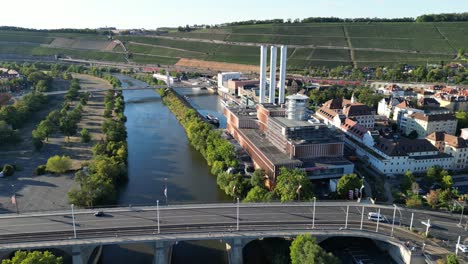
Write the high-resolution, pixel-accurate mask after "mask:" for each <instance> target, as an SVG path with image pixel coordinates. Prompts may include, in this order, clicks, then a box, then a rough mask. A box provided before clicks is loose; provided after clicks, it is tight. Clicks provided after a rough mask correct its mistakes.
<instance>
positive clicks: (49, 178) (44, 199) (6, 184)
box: [0, 74, 112, 212]
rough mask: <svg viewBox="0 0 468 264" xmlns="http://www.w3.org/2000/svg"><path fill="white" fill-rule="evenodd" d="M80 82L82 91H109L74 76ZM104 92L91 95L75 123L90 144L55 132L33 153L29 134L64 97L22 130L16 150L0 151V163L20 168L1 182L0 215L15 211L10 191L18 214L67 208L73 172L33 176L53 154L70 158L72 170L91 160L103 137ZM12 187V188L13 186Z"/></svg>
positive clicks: (94, 80) (86, 77)
mask: <svg viewBox="0 0 468 264" xmlns="http://www.w3.org/2000/svg"><path fill="white" fill-rule="evenodd" d="M73 77H74V78H76V79H78V80H79V83H80V86H81V87H82V88H83V89H94V88H112V86H111V85H110V84H109V83H108V82H107V81H105V80H103V79H99V78H96V77H93V76H89V75H84V74H73ZM104 94H105V92H94V93H93V96H92V97H90V98H89V100H88V103H87V105H85V106H84V107H83V113H82V118H81V120H80V122H79V123H78V131H80V130H81V129H83V128H86V129H87V130H88V131H89V132H90V133H91V136H92V140H91V142H89V143H83V142H81V141H80V138H79V136H78V135H75V136H72V137H70V142H69V143H67V138H66V136H64V135H62V134H60V133H56V134H54V135H51V136H50V137H49V141H48V142H46V144H44V147H43V148H42V150H41V151H40V152H36V151H34V150H33V144H32V140H31V131H32V130H33V129H35V128H36V126H37V124H38V123H39V122H40V121H41V120H42V119H43V118H44V117H45V116H46V115H47V114H48V113H49V112H50V111H52V110H54V109H57V108H60V105H61V103H62V102H63V96H53V97H51V99H50V102H51V103H50V104H49V107H48V108H47V109H45V110H43V111H41V112H40V113H38V114H36V115H37V118H34V121H33V122H31V123H28V124H27V125H26V126H24V127H23V129H22V134H23V137H24V140H23V142H22V143H20V145H18V146H17V148H16V149H17V150H16V151H5V152H0V160H2V162H4V163H10V164H16V165H18V166H19V167H20V168H21V169H20V170H19V171H16V172H15V174H14V175H13V176H11V177H8V178H2V179H0V207H1V209H0V212H1V211H10V212H11V211H15V207H14V205H13V204H11V202H10V197H11V195H12V194H13V192H16V193H17V201H18V207H19V211H20V212H25V211H39V210H56V209H65V208H68V207H69V205H68V202H67V199H66V194H67V192H68V190H69V189H70V188H71V187H73V186H75V185H76V184H75V183H74V181H73V178H74V175H73V173H66V174H62V175H51V174H46V175H41V176H37V175H34V169H35V168H36V167H37V166H38V165H41V164H45V163H46V162H47V159H48V158H49V157H51V156H54V155H66V156H70V158H71V159H72V161H73V169H78V168H81V166H82V164H84V163H85V162H88V161H90V160H91V159H92V155H93V152H92V147H93V144H94V143H96V142H98V141H100V140H101V138H102V137H103V134H102V130H101V126H102V123H103V121H104V118H103V117H102V115H103V112H104ZM12 185H13V186H12Z"/></svg>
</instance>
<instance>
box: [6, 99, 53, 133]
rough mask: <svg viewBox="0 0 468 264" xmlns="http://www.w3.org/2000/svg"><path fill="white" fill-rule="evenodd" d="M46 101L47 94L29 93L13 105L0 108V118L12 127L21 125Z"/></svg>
mask: <svg viewBox="0 0 468 264" xmlns="http://www.w3.org/2000/svg"><path fill="white" fill-rule="evenodd" d="M47 103H48V99H47V96H46V95H44V94H41V93H29V94H27V95H25V96H23V97H22V98H21V99H19V100H18V101H16V103H15V104H13V105H7V106H3V107H2V108H1V109H0V120H3V121H5V122H6V123H7V124H8V125H10V126H11V128H12V129H18V128H21V126H22V125H23V124H24V123H25V122H26V121H27V120H29V119H30V118H31V116H32V114H33V113H35V112H37V111H39V110H41V109H42V108H44V107H45V106H46V105H47Z"/></svg>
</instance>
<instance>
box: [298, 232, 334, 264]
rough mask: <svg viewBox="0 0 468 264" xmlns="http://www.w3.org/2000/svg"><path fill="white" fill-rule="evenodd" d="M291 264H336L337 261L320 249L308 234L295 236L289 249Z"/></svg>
mask: <svg viewBox="0 0 468 264" xmlns="http://www.w3.org/2000/svg"><path fill="white" fill-rule="evenodd" d="M289 249H290V251H291V253H290V254H291V263H292V264H303V263H310V264H322V263H327V264H338V263H340V261H339V259H338V258H337V257H335V256H333V255H332V254H331V253H327V252H326V251H325V250H324V249H323V248H321V247H320V246H319V245H318V244H317V243H316V242H315V238H313V237H312V236H311V235H310V234H305V235H299V236H297V237H296V238H295V239H294V241H293V242H292V244H291V247H290V248H289Z"/></svg>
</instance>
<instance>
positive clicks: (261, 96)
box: [258, 45, 268, 104]
mask: <svg viewBox="0 0 468 264" xmlns="http://www.w3.org/2000/svg"><path fill="white" fill-rule="evenodd" d="M267 52H268V50H267V46H264V45H262V46H261V47H260V94H259V100H258V102H259V103H261V104H263V103H265V90H266V64H267Z"/></svg>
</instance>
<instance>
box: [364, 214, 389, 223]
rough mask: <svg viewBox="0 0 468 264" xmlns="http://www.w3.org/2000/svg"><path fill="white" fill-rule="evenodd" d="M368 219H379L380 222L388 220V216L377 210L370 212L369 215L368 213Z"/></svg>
mask: <svg viewBox="0 0 468 264" xmlns="http://www.w3.org/2000/svg"><path fill="white" fill-rule="evenodd" d="M367 219H368V220H371V221H379V222H386V221H387V220H386V218H385V216H383V215H381V214H379V213H376V212H370V213H369V214H368V215H367Z"/></svg>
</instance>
